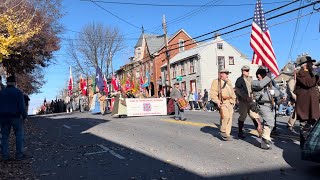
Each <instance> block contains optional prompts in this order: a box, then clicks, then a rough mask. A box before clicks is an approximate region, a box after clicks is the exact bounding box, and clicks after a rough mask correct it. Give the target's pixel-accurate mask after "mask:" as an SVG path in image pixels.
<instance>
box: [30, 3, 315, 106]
mask: <svg viewBox="0 0 320 180" xmlns="http://www.w3.org/2000/svg"><path fill="white" fill-rule="evenodd" d="M101 1H108V0H101ZM109 2H110V1H109ZM117 2H134V3H153V4H193V5H204V4H206V3H210V4H211V5H220V6H210V7H208V6H206V7H203V8H202V9H200V10H199V11H197V12H196V13H193V14H192V13H190V12H191V11H194V10H197V7H151V6H132V5H123V4H122V5H117V4H106V3H101V2H97V4H99V5H100V6H102V7H103V8H105V9H106V10H108V11H110V12H111V13H113V14H115V15H117V16H118V17H120V18H122V19H124V20H125V21H127V22H129V23H130V24H131V25H129V24H128V23H125V22H123V21H121V20H119V19H117V18H116V17H114V16H112V15H110V14H109V13H108V12H106V11H105V10H103V9H101V8H100V7H98V6H97V5H95V4H94V3H92V2H89V1H80V0H63V9H62V11H63V12H65V14H66V15H65V16H64V17H63V18H62V19H61V23H62V24H63V25H64V27H65V28H66V31H64V32H63V34H61V37H64V38H76V36H77V35H78V33H77V32H75V31H81V28H82V27H83V26H84V25H86V24H88V23H92V22H97V23H103V24H104V25H108V26H116V27H118V28H119V29H120V31H121V32H122V34H124V35H125V36H124V38H125V43H126V49H125V50H123V51H122V52H120V53H119V54H118V55H117V56H116V57H115V58H114V61H113V64H114V68H115V69H117V68H119V66H120V65H123V64H124V63H125V62H128V58H129V57H130V56H133V52H134V48H133V47H134V45H135V43H136V42H137V40H138V38H139V36H140V33H141V30H140V29H139V27H141V26H142V25H143V26H144V29H145V30H146V33H151V34H154V33H157V34H163V31H162V28H161V22H162V15H165V16H166V19H167V22H168V34H173V33H174V32H176V31H177V30H179V29H180V28H183V29H184V30H186V31H187V33H188V34H189V35H190V36H191V37H196V36H199V35H202V34H205V33H208V32H211V31H213V30H216V29H219V28H221V27H225V26H227V25H230V24H232V23H235V22H238V21H241V20H244V19H247V18H249V17H252V16H253V12H254V6H253V5H240V6H221V5H237V4H254V3H255V2H256V0H246V1H238V0H213V1H212V0H211V1H210V0H198V1H182V0H175V1H172V0H139V1H134V0H130V1H125V0H118V1H117ZM279 2H282V3H279ZM288 2H290V1H288V0H262V3H264V5H263V7H264V10H265V12H266V11H268V10H270V9H273V8H276V7H278V6H281V5H284V4H286V3H288ZM268 3H272V4H268ZM303 3H304V4H307V1H303ZM299 5H300V4H299V2H298V3H295V4H293V5H291V6H289V7H286V8H284V9H281V10H279V11H275V12H272V13H269V14H267V15H266V17H267V18H268V17H271V16H274V15H277V14H280V13H282V12H285V11H288V10H291V9H294V8H297V7H299ZM319 6H320V5H319ZM310 12H312V7H308V8H306V9H303V10H302V11H301V15H304V14H308V13H310ZM187 13H189V14H190V16H188V17H187V18H183V19H182V20H181V19H180V20H177V22H174V23H170V22H172V20H175V19H176V18H178V17H181V16H184V15H186V14H187ZM319 14H320V13H314V14H312V15H311V16H306V17H303V18H301V19H300V22H299V26H298V31H297V33H296V41H295V43H294V46H293V50H292V53H291V56H290V55H289V52H290V47H291V42H292V38H293V34H294V30H295V26H296V20H293V21H289V22H286V23H283V22H284V21H287V20H290V19H293V18H296V17H297V16H298V11H296V12H294V13H291V14H288V15H285V16H282V17H279V18H276V19H273V20H270V21H268V25H269V26H272V25H274V24H278V23H280V24H279V25H277V26H272V27H269V30H270V34H271V38H272V42H273V48H274V50H275V54H276V57H277V62H278V65H279V68H282V67H283V66H284V64H286V63H287V62H288V61H289V59H291V57H292V59H293V60H295V58H296V57H297V55H298V54H301V53H302V52H308V53H309V54H310V55H311V56H312V57H313V58H315V59H318V60H320V54H319V52H320V49H319V47H320V46H319V45H318V43H319V41H320V33H319V31H320V25H319V23H320V22H319ZM251 23H252V21H247V22H245V23H243V24H240V25H239V26H235V27H232V28H229V29H227V30H224V31H221V33H223V32H227V31H229V30H233V29H235V28H237V27H241V26H243V25H247V24H251ZM134 26H136V27H134ZM155 27H156V28H155ZM250 30H251V28H247V29H244V30H241V31H237V32H235V33H231V34H229V35H226V36H222V38H224V39H226V40H227V41H228V42H229V43H231V44H232V45H234V46H235V47H236V48H237V49H239V50H240V51H242V52H243V53H245V54H246V55H248V56H249V57H251V54H252V49H251V47H250V45H249V41H250V34H248V35H244V36H240V37H237V38H235V36H238V35H241V34H244V33H246V32H250ZM211 36H212V35H208V36H205V37H204V38H208V37H211ZM198 40H201V38H199V39H198ZM66 45H67V42H66V41H62V42H61V49H60V50H59V51H57V52H55V60H56V64H53V65H51V66H50V67H48V68H46V69H45V74H46V75H45V80H46V81H47V83H46V84H45V85H44V86H43V88H42V89H41V91H42V93H39V94H34V95H32V96H31V103H30V104H31V107H30V111H32V109H34V108H36V107H38V106H39V105H41V103H42V102H43V100H44V98H46V99H47V100H52V99H55V98H56V96H57V95H59V92H60V90H61V89H62V88H63V87H66V86H67V80H68V78H69V69H68V67H69V65H68V63H67V61H68V59H69V57H68V55H67V51H66ZM288 57H289V58H288Z"/></svg>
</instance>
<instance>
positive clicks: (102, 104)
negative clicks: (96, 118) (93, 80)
mask: <svg viewBox="0 0 320 180" xmlns="http://www.w3.org/2000/svg"><path fill="white" fill-rule="evenodd" d="M97 97H98V100H99V104H100V111H101V114H102V115H104V112H105V108H106V100H107V99H106V96H105V93H104V92H100V91H99V92H98V93H97Z"/></svg>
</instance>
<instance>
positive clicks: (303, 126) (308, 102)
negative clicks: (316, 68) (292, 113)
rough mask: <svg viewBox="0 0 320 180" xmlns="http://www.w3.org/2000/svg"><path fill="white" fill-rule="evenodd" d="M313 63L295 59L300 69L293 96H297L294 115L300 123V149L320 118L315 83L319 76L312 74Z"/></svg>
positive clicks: (309, 58) (306, 58)
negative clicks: (295, 114) (311, 128)
mask: <svg viewBox="0 0 320 180" xmlns="http://www.w3.org/2000/svg"><path fill="white" fill-rule="evenodd" d="M313 62H315V60H312V59H311V57H310V56H302V57H299V58H298V59H297V64H298V65H300V66H301V69H300V70H299V72H298V73H297V80H296V88H295V91H294V92H295V94H296V96H297V102H296V107H295V108H296V113H297V119H298V120H299V121H300V147H301V148H302V147H303V145H304V142H305V139H306V137H307V135H308V130H309V129H310V127H311V126H312V125H313V124H314V123H315V121H316V120H317V119H319V117H320V111H319V97H318V92H317V91H318V89H317V83H318V81H319V76H318V75H314V73H313V67H312V66H313Z"/></svg>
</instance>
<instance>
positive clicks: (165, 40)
mask: <svg viewBox="0 0 320 180" xmlns="http://www.w3.org/2000/svg"><path fill="white" fill-rule="evenodd" d="M162 27H163V32H164V35H163V37H164V43H165V48H166V51H165V52H166V60H167V74H168V83H169V86H171V78H170V54H169V51H168V38H167V24H166V16H165V15H163V17H162ZM165 78H166V77H165Z"/></svg>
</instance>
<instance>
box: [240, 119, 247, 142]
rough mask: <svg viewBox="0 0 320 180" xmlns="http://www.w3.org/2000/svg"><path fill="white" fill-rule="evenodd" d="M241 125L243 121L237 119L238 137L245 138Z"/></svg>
mask: <svg viewBox="0 0 320 180" xmlns="http://www.w3.org/2000/svg"><path fill="white" fill-rule="evenodd" d="M243 126H244V122H243V121H238V128H239V132H238V137H239V138H241V139H244V138H246V136H245V135H244V132H243Z"/></svg>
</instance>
